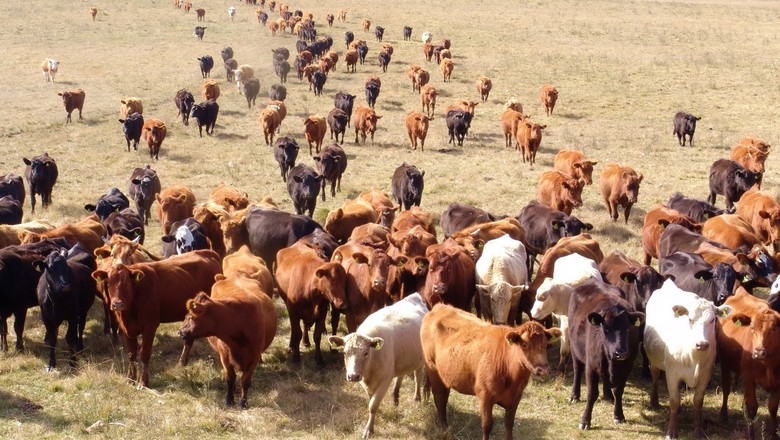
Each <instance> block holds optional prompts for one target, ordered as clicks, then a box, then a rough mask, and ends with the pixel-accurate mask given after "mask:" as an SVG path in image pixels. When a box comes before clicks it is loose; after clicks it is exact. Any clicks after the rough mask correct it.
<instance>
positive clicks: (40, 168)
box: [22, 153, 57, 181]
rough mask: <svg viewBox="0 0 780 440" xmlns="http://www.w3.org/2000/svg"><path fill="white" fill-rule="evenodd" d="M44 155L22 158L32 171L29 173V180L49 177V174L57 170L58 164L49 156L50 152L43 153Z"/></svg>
mask: <svg viewBox="0 0 780 440" xmlns="http://www.w3.org/2000/svg"><path fill="white" fill-rule="evenodd" d="M43 156H44V157H40V156H36V157H33V159H32V160H30V159H27V158H26V157H25V158H23V159H22V160H23V161H24V163H25V165H27V166H28V167H30V173H29V174H28V180H32V181H38V180H41V179H47V178H48V176H49V175H51V174H53V173H55V172H56V166H57V165H56V164H55V162H54V159H50V158H49V154H48V153H44V154H43Z"/></svg>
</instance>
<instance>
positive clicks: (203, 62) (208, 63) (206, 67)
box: [198, 55, 214, 78]
mask: <svg viewBox="0 0 780 440" xmlns="http://www.w3.org/2000/svg"><path fill="white" fill-rule="evenodd" d="M198 61H200V74H201V75H202V76H203V78H208V77H209V76H210V75H211V69H212V68H214V58H212V57H211V55H204V56H202V57H200V58H198Z"/></svg>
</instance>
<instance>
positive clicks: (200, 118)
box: [192, 84, 260, 137]
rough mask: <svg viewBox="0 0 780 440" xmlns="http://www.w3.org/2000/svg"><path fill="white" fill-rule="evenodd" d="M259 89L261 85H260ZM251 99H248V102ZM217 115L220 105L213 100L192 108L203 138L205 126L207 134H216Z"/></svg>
mask: <svg viewBox="0 0 780 440" xmlns="http://www.w3.org/2000/svg"><path fill="white" fill-rule="evenodd" d="M257 87H258V89H259V88H260V85H259V84H258V86H257ZM248 100H249V98H247V101H248ZM217 115H219V104H217V101H215V100H213V99H209V100H208V101H203V102H201V103H200V104H196V105H194V106H193V107H192V117H193V118H195V120H196V121H197V122H198V133H199V134H200V137H203V126H206V134H208V135H212V134H214V126H215V125H216V124H217Z"/></svg>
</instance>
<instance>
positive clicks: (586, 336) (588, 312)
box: [568, 279, 645, 430]
mask: <svg viewBox="0 0 780 440" xmlns="http://www.w3.org/2000/svg"><path fill="white" fill-rule="evenodd" d="M620 293H621V291H620V289H618V288H617V287H614V286H610V285H608V284H604V283H602V282H601V281H598V280H594V279H591V280H588V281H585V282H584V283H582V284H580V285H579V286H577V287H576V288H575V289H574V292H573V293H572V295H571V299H570V300H569V313H568V315H569V338H570V340H571V357H572V363H573V365H574V383H573V385H572V389H571V399H570V400H571V401H572V402H575V401H579V400H580V384H581V383H582V375H583V373H584V374H585V383H586V385H587V393H588V398H587V399H588V400H587V403H586V405H585V411H584V413H583V414H582V419H581V421H580V425H579V427H580V429H583V430H584V429H590V423H591V415H592V414H593V404H594V403H596V399H597V398H598V396H599V389H598V386H599V384H598V382H599V378H603V379H604V384H603V385H604V397H605V399H606V400H614V411H613V416H614V421H615V423H623V422H625V420H626V418H625V416H624V415H623V391H624V390H625V387H626V379H628V375H629V373H631V368H632V366H633V365H634V359H635V358H636V354H637V352H638V351H639V337H640V335H639V327H640V326H641V325H642V324H643V323H644V321H645V314H644V313H641V312H636V311H634V307H633V306H632V305H631V304H630V303H629V302H628V301H626V300H625V299H623V298H621V296H620Z"/></svg>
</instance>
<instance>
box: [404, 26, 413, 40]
mask: <svg viewBox="0 0 780 440" xmlns="http://www.w3.org/2000/svg"><path fill="white" fill-rule="evenodd" d="M411 39H412V28H411V27H409V26H404V41H409V40H411Z"/></svg>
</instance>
